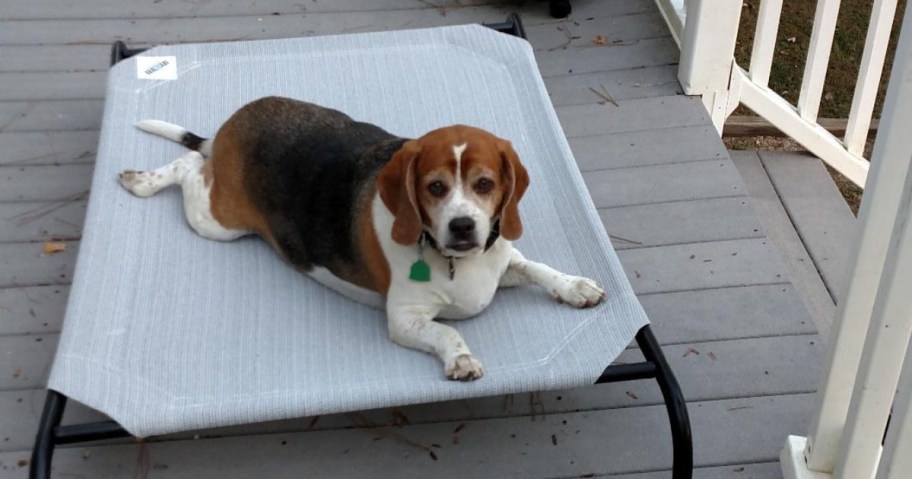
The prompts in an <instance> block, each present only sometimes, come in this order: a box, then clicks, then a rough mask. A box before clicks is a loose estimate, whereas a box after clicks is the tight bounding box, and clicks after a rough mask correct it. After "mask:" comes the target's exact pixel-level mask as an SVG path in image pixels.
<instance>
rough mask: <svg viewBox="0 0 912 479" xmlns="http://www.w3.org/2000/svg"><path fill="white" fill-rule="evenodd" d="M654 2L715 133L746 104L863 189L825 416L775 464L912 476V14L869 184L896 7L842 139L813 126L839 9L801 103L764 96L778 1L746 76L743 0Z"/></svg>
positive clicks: (883, 1)
mask: <svg viewBox="0 0 912 479" xmlns="http://www.w3.org/2000/svg"><path fill="white" fill-rule="evenodd" d="M656 1H657V3H658V4H659V6H660V9H661V10H662V12H663V14H664V15H665V16H666V18H668V17H670V16H672V15H674V16H675V17H676V20H674V21H671V20H670V21H669V26H670V28H671V29H672V30H673V31H674V32H675V38H676V39H678V41H679V45H680V47H681V64H680V67H679V74H678V75H679V78H680V80H681V84H682V86H683V87H684V89H685V92H687V93H688V94H695V95H702V98H703V102H704V104H705V105H706V106H707V109H708V110H709V112H710V114H711V116H712V118H713V121H714V123H715V124H716V126H717V128H718V129H719V131H720V132H721V127H722V123H723V122H724V120H725V118H726V117H727V116H728V115H729V114H730V113H731V111H732V110H734V108H735V107H736V106H737V105H738V104H739V103H740V104H744V105H746V106H747V107H749V108H751V109H752V110H754V111H755V112H757V113H758V114H759V115H761V116H763V117H764V118H766V119H767V120H768V121H769V122H770V123H772V124H774V125H776V126H777V127H778V128H780V129H781V130H782V131H783V132H784V133H786V134H787V135H789V136H791V137H792V138H794V139H795V140H797V141H798V142H799V143H801V144H802V145H804V146H805V147H806V148H807V149H808V150H810V151H811V152H813V153H814V154H816V155H817V156H819V157H820V158H821V159H823V160H824V161H826V162H827V163H829V164H830V165H831V166H833V167H834V168H836V169H837V170H839V171H840V172H842V173H843V174H844V175H846V176H847V177H849V178H850V179H851V180H852V181H854V182H855V183H857V184H859V185H865V186H866V189H865V194H864V197H863V199H862V203H861V209H860V212H859V221H860V222H861V228H859V231H858V236H857V238H856V240H855V243H854V244H853V247H852V250H851V251H850V252H849V264H850V266H849V268H848V269H847V277H848V278H849V281H848V282H847V285H846V287H845V289H844V290H843V291H841V292H840V293H841V294H840V295H839V296H838V304H837V311H836V318H835V320H834V324H833V329H832V335H831V337H830V338H829V345H828V350H829V354H828V358H829V363H828V367H827V370H826V372H825V374H824V377H823V381H822V384H821V386H820V389H819V392H818V395H817V396H818V401H817V403H818V409H817V411H816V414H815V417H814V419H813V421H812V423H811V426H810V428H809V431H808V434H807V437H806V438H805V437H797V436H789V437H788V439H787V441H786V446H785V448H784V449H783V451H782V455H781V456H780V461H781V464H782V471H783V474H784V475H785V476H786V477H787V478H789V479H793V478H794V479H810V478H830V477H833V478H840V479H862V478H864V479H867V478H874V477H875V476H876V477H877V478H878V479H907V478H909V477H912V410H910V409H912V405H910V402H912V347H910V337H912V168H910V163H912V8H908V9H907V10H906V14H905V18H904V21H903V26H902V32H901V36H900V40H899V44H898V45H897V51H896V57H895V59H894V62H893V73H892V75H891V77H890V86H889V88H888V90H887V95H886V99H885V102H884V110H883V114H882V115H881V120H880V128H879V133H878V135H877V139H876V142H875V145H874V152H873V154H872V163H871V164H872V165H873V166H872V167H871V169H870V175H868V162H867V161H866V160H864V159H863V158H861V156H860V153H861V151H862V149H863V147H864V139H865V137H866V136H867V129H868V126H869V124H870V121H871V113H872V111H873V104H874V98H875V96H876V93H877V86H878V84H879V82H880V71H881V69H882V67H883V62H884V57H885V53H886V44H887V39H888V37H889V32H890V26H891V25H892V20H893V16H894V12H895V9H896V0H875V1H874V6H873V11H872V16H871V23H870V25H869V30H868V35H867V40H866V44H865V50H864V54H863V58H862V66H861V69H860V73H859V79H858V84H857V86H856V88H855V97H854V100H853V103H852V109H851V113H850V118H849V123H848V127H847V131H846V136H845V138H844V139H842V140H840V139H838V138H835V137H834V136H833V135H831V134H830V133H828V132H827V131H826V130H824V129H823V128H821V127H820V126H819V125H817V124H816V123H815V122H816V119H817V109H818V106H819V104H820V96H821V92H822V85H823V77H824V75H825V71H826V66H827V63H828V60H829V54H830V47H831V45H832V40H833V32H834V31H835V21H836V16H837V12H838V8H839V0H819V1H818V4H817V12H816V16H815V24H814V29H813V31H812V34H811V44H810V49H809V53H808V59H807V64H806V66H805V72H804V79H803V83H802V87H801V94H800V97H799V100H798V104H797V105H790V104H789V103H788V102H786V101H785V100H784V99H783V98H781V97H780V96H779V95H777V94H776V93H774V92H772V91H771V90H769V89H768V88H767V87H766V82H767V80H768V78H769V71H770V65H771V62H772V56H773V52H774V50H775V37H776V32H777V29H778V23H779V13H780V11H781V7H782V0H761V4H760V9H759V15H760V17H759V18H758V23H757V30H756V33H755V36H754V47H753V52H752V55H751V64H750V66H749V70H744V69H742V68H740V67H739V66H738V65H737V64H736V63H735V61H734V59H733V55H732V53H733V51H734V45H735V37H736V35H737V31H738V21H739V16H740V9H741V0H688V1H687V3H686V5H683V4H682V1H683V0H656ZM682 6H686V9H685V8H682ZM684 12H686V17H685V16H684ZM891 409H892V419H891V420H890V422H889V424H890V426H889V430H887V423H888V418H889V417H890V413H891ZM885 431H886V435H884V433H885Z"/></svg>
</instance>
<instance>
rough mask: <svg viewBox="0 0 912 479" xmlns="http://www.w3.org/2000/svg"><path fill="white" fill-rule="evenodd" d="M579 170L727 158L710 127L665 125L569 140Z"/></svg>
mask: <svg viewBox="0 0 912 479" xmlns="http://www.w3.org/2000/svg"><path fill="white" fill-rule="evenodd" d="M570 147H571V148H572V149H573V156H574V157H575V158H576V162H577V164H578V165H579V167H580V170H582V171H593V170H605V169H613V168H625V167H631V166H650V165H661V164H667V163H682V162H686V161H698V160H712V159H716V158H726V157H727V156H728V153H727V152H726V151H725V147H724V146H723V145H722V142H721V141H719V137H718V135H717V134H716V132H715V130H714V129H713V127H712V126H707V125H690V126H687V125H685V126H676V125H673V126H668V127H667V128H663V129H661V130H659V131H657V130H640V131H632V132H622V133H615V134H605V135H596V136H584V137H577V138H571V139H570Z"/></svg>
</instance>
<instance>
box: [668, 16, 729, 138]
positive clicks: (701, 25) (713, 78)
mask: <svg viewBox="0 0 912 479" xmlns="http://www.w3.org/2000/svg"><path fill="white" fill-rule="evenodd" d="M741 4H742V0H688V1H687V2H686V5H687V20H686V22H685V24H684V38H683V41H682V42H681V61H680V64H679V66H678V79H679V80H680V81H681V86H682V87H683V88H684V93H686V94H688V95H702V96H703V104H704V105H706V108H707V110H708V111H709V114H710V116H711V117H712V120H713V124H714V125H715V126H716V129H717V130H718V131H719V132H720V134H721V132H722V125H723V123H724V122H725V119H726V118H727V117H728V115H729V114H731V112H732V110H734V108H735V107H736V106H738V98H737V93H736V94H734V95H732V92H731V88H730V84H731V79H732V68H733V66H734V56H735V41H736V40H737V37H738V23H739V20H740V18H741Z"/></svg>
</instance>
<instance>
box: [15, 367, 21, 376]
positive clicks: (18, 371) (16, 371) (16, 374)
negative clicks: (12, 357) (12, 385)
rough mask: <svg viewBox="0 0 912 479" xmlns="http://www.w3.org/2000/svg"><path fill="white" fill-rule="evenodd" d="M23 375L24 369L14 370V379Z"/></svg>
mask: <svg viewBox="0 0 912 479" xmlns="http://www.w3.org/2000/svg"><path fill="white" fill-rule="evenodd" d="M21 374H22V368H13V377H14V378H18V377H19V375H21Z"/></svg>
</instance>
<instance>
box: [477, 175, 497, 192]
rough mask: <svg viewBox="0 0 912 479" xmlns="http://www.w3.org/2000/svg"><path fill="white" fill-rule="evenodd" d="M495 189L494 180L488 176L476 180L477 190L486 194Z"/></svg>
mask: <svg viewBox="0 0 912 479" xmlns="http://www.w3.org/2000/svg"><path fill="white" fill-rule="evenodd" d="M493 189H494V181H493V180H491V179H488V178H482V179H480V180H478V181H476V182H475V192H476V193H478V194H480V195H484V194H488V193H490V192H491V190H493Z"/></svg>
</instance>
